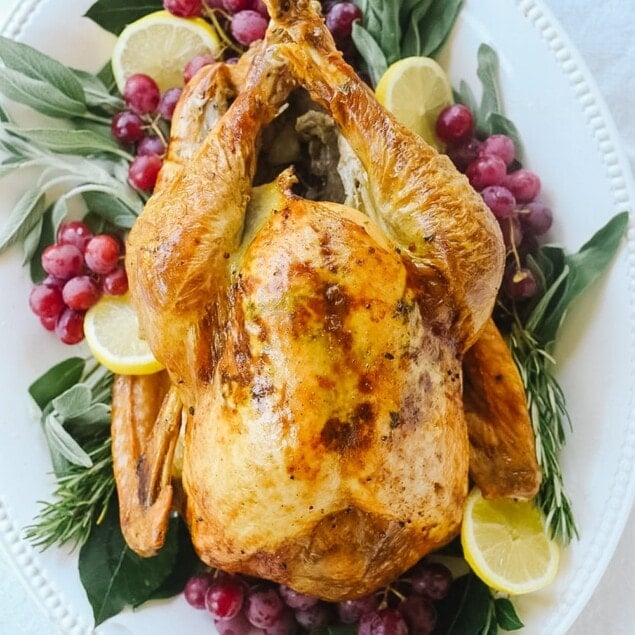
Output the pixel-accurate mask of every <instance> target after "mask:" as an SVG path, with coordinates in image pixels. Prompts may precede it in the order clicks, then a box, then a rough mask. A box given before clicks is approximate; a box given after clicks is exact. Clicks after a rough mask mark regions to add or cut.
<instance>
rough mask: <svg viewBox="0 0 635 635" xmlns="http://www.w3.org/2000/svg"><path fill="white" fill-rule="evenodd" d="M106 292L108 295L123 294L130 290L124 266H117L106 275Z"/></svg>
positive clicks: (104, 284) (104, 285)
mask: <svg viewBox="0 0 635 635" xmlns="http://www.w3.org/2000/svg"><path fill="white" fill-rule="evenodd" d="M103 289H104V293H107V294H108V295H123V294H124V293H126V291H128V276H127V275H126V270H125V269H124V268H123V267H117V268H116V269H113V270H112V271H111V272H110V273H107V274H106V275H105V276H104V281H103Z"/></svg>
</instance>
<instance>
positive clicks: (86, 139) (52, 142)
mask: <svg viewBox="0 0 635 635" xmlns="http://www.w3.org/2000/svg"><path fill="white" fill-rule="evenodd" d="M14 132H15V134H18V135H20V136H21V137H23V138H25V139H27V140H28V141H30V142H31V143H37V144H38V145H40V146H42V147H44V148H46V149H47V150H50V151H51V152H55V153H57V154H72V155H76V156H77V155H78V156H95V155H98V154H104V153H105V154H113V155H115V156H120V157H123V158H130V155H129V154H128V153H127V152H126V151H125V150H123V149H122V148H121V147H120V146H119V145H118V144H117V143H116V142H115V141H114V140H113V139H107V138H104V137H103V136H101V135H98V134H96V133H94V132H92V131H91V130H64V129H63V128H19V129H16V130H15V131H14Z"/></svg>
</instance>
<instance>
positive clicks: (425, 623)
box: [399, 595, 437, 635]
mask: <svg viewBox="0 0 635 635" xmlns="http://www.w3.org/2000/svg"><path fill="white" fill-rule="evenodd" d="M399 612H400V613H401V615H402V616H403V618H404V620H405V621H406V624H407V625H408V633H409V634H410V635H430V633H432V632H433V631H434V627H435V626H436V623H437V612H436V610H435V608H434V606H433V605H432V602H431V601H430V600H429V599H428V598H425V597H422V596H419V595H411V596H410V597H407V598H406V599H405V600H404V601H403V602H402V603H401V604H400V605H399Z"/></svg>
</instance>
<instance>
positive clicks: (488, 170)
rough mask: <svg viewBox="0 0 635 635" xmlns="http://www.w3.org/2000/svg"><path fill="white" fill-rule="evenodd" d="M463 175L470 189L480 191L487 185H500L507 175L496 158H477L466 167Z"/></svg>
mask: <svg viewBox="0 0 635 635" xmlns="http://www.w3.org/2000/svg"><path fill="white" fill-rule="evenodd" d="M465 174H466V175H467V178H468V179H469V180H470V183H471V184H472V187H473V188H474V189H475V190H479V191H480V190H482V189H483V188H485V187H487V186H488V185H501V184H502V183H503V181H504V180H505V175H506V174H507V166H506V165H505V161H503V160H502V159H501V158H500V157H497V156H491V155H490V156H484V157H478V158H477V159H476V160H475V161H472V163H470V165H468V166H467V170H466V172H465Z"/></svg>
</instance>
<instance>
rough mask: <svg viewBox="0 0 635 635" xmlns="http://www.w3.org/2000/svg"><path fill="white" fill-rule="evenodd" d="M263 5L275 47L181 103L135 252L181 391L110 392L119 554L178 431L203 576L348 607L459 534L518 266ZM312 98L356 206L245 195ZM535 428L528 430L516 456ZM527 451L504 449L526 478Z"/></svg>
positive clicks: (275, 10)
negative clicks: (505, 300)
mask: <svg viewBox="0 0 635 635" xmlns="http://www.w3.org/2000/svg"><path fill="white" fill-rule="evenodd" d="M267 5H268V8H269V11H270V15H271V17H272V19H271V23H270V26H269V30H268V32H267V36H266V38H265V40H264V41H263V42H262V43H260V44H258V45H257V46H255V47H254V48H252V50H251V51H250V52H249V53H248V54H246V55H245V56H243V58H242V59H241V61H240V62H239V64H238V65H236V66H231V65H225V64H221V63H219V64H216V65H214V66H210V67H206V68H204V69H203V70H202V71H200V73H199V74H198V75H197V76H196V77H195V78H194V79H193V80H192V81H191V82H190V84H189V85H188V86H187V88H186V90H185V91H184V94H183V96H182V99H181V102H180V103H179V106H178V109H177V112H176V114H175V119H174V122H173V129H172V142H171V145H170V149H169V156H168V161H167V162H166V164H165V166H164V168H163V170H162V173H161V175H160V180H159V182H158V184H157V187H156V189H155V192H154V194H153V196H152V197H151V199H150V200H149V201H148V203H147V205H146V207H145V209H144V210H143V213H142V214H141V215H140V217H139V219H138V221H137V223H136V224H135V226H134V227H133V229H132V231H131V232H130V235H129V238H128V244H127V260H126V268H127V271H128V275H129V279H130V287H131V293H132V297H133V300H134V303H135V305H136V309H137V312H138V315H139V322H140V328H141V331H142V334H143V336H144V337H145V338H146V339H147V341H148V343H149V344H150V346H151V348H152V350H153V352H154V354H155V355H156V357H157V358H158V359H159V360H160V361H161V362H162V363H163V364H164V365H165V367H166V371H167V372H166V373H162V374H158V375H155V376H149V377H119V378H117V381H116V383H115V391H114V397H113V455H114V463H115V474H116V478H117V487H118V493H119V500H120V514H121V522H122V528H123V531H124V535H125V537H126V540H127V541H128V543H129V544H130V546H131V547H132V548H133V549H135V550H136V551H137V552H139V553H141V554H143V555H151V554H152V553H154V552H155V551H156V550H157V549H158V548H159V547H160V546H161V544H162V541H163V538H164V533H165V530H166V525H167V519H168V515H169V513H170V509H171V508H172V507H173V506H175V502H176V498H179V499H180V497H181V489H180V486H178V487H177V486H176V483H174V484H173V483H172V481H173V480H174V479H173V471H174V469H173V464H174V463H175V460H174V455H175V448H176V447H177V442H178V440H179V434H181V433H182V434H183V456H182V457H181V458H179V460H178V463H179V465H181V464H182V473H180V479H181V480H182V498H183V501H182V505H183V509H184V514H185V518H186V520H187V523H188V525H189V528H190V531H191V536H192V540H193V543H194V546H195V548H196V550H197V552H198V554H199V555H200V557H201V558H202V560H204V561H205V562H206V563H208V564H209V565H212V566H218V567H220V568H222V569H224V570H227V571H240V572H243V573H247V574H252V575H256V576H260V577H265V578H269V579H273V580H276V581H278V582H281V583H284V584H287V585H289V586H291V587H293V588H294V589H296V590H298V591H300V592H304V593H308V594H311V595H314V596H319V597H321V598H324V599H330V600H339V599H342V598H353V597H359V596H363V595H365V594H367V593H369V592H370V591H372V590H374V589H376V588H378V587H380V586H381V585H383V584H386V583H388V582H389V581H390V580H391V579H393V578H394V577H395V576H396V575H398V574H400V573H401V572H403V571H404V570H406V569H407V568H408V567H410V566H411V565H413V564H414V563H415V562H416V561H417V560H419V559H420V558H421V557H422V556H423V555H425V554H426V553H428V552H430V551H431V550H433V549H436V548H438V547H440V546H442V545H444V544H445V543H447V542H448V541H449V540H450V539H452V538H453V537H454V536H455V535H456V533H457V531H458V528H459V526H460V522H461V515H462V509H463V503H464V500H465V497H466V493H467V488H468V469H469V462H470V445H469V444H470V440H469V438H468V428H467V425H466V418H465V415H464V401H463V370H462V365H463V360H464V356H465V353H466V351H468V349H470V347H472V346H473V345H474V343H475V342H476V341H477V340H478V338H479V335H480V334H481V332H482V331H483V329H484V327H485V325H486V323H487V322H488V320H489V319H490V315H491V312H492V308H493V304H494V300H495V297H496V293H497V289H498V285H499V283H500V279H501V275H502V268H503V261H504V247H503V241H502V239H501V235H500V231H499V228H498V225H497V223H496V222H495V220H494V218H493V216H492V215H491V214H490V212H489V211H488V210H487V208H486V207H485V206H484V204H483V201H482V199H481V197H480V196H479V195H478V194H476V193H475V192H474V191H473V190H472V188H471V187H470V185H469V183H468V182H467V180H466V179H465V177H464V176H462V175H461V174H459V173H458V172H457V171H456V170H455V169H454V167H453V166H452V164H451V163H450V161H449V160H448V159H447V157H445V156H442V155H440V154H438V153H437V152H436V151H435V150H434V149H432V148H431V147H430V146H428V145H427V144H426V143H425V142H424V141H423V140H422V139H420V138H418V137H417V136H416V135H414V134H413V133H411V132H410V131H408V130H407V129H406V128H404V127H403V126H401V125H400V124H398V123H397V122H396V121H395V119H394V118H393V117H392V116H391V115H390V114H388V113H387V112H386V111H385V110H384V109H383V108H382V107H381V106H380V105H379V104H378V102H377V101H376V100H375V98H374V96H373V94H372V91H371V90H369V88H368V87H367V86H366V85H365V84H364V83H363V82H362V81H360V79H359V78H358V76H357V75H356V74H355V73H354V71H353V70H352V69H351V68H350V67H349V66H348V65H347V64H346V63H345V62H344V61H343V59H342V56H341V54H340V53H339V52H338V51H337V50H336V48H335V45H334V43H333V40H332V38H331V36H330V34H329V33H328V31H327V29H326V28H325V26H324V24H323V20H322V18H321V16H320V15H319V13H318V12H317V10H316V9H315V8H314V7H313V6H312V5H311V4H310V3H309V2H307V1H306V0H298V1H297V2H289V1H283V2H280V4H277V3H274V2H273V1H268V2H267ZM298 91H302V92H303V93H304V94H308V96H309V97H310V99H311V100H312V102H313V103H314V104H316V105H317V106H316V108H318V110H319V111H320V112H321V114H322V115H323V116H325V117H327V118H329V120H330V121H331V122H332V125H333V126H334V128H335V129H336V130H337V135H338V138H339V139H340V141H341V152H340V160H341V159H342V158H343V157H345V156H349V157H352V158H351V161H352V163H351V162H349V163H348V164H347V166H348V167H347V168H346V170H344V169H342V173H344V172H345V173H346V175H348V176H347V178H344V179H343V180H344V181H345V184H344V187H343V189H344V190H345V196H344V200H345V202H346V204H343V203H342V202H336V201H324V200H322V201H315V200H309V199H307V198H305V197H303V196H301V195H300V194H299V193H298V183H297V180H298V179H297V177H296V176H295V175H294V171H293V169H292V168H286V169H280V170H279V174H278V176H277V177H276V178H275V179H273V180H272V181H270V182H266V183H264V184H262V185H258V186H256V185H255V184H254V179H256V178H258V176H257V174H258V163H259V157H261V156H262V152H261V148H260V141H261V139H262V138H263V135H265V134H266V133H267V130H271V126H275V125H276V121H280V119H281V118H283V117H284V116H285V111H287V109H288V104H289V103H290V101H292V100H293V99H294V97H293V95H294V94H297V93H298ZM322 115H321V116H322ZM272 122H273V123H272ZM351 166H352V167H351ZM351 175H354V178H351ZM354 200H357V201H358V204H356V207H357V209H356V208H354V207H353V206H352V205H353V203H352V202H351V201H354ZM479 364H480V362H479V359H478V358H475V361H474V362H473V364H472V366H471V368H472V372H473V374H474V375H475V376H476V375H478V373H479ZM511 381H512V383H513V382H516V384H517V383H518V382H519V379H518V378H517V377H515V378H514V379H513V380H511ZM521 401H522V400H521ZM477 402H478V400H472V408H471V411H472V412H473V413H474V412H476V413H479V412H480V413H481V414H482V415H483V416H482V417H481V419H483V418H484V417H485V418H486V417H487V413H484V412H483V410H484V409H483V408H481V407H479V404H478V403H477ZM525 409H526V406H525ZM485 410H487V408H485ZM528 425H529V424H528V422H527V421H525V420H522V421H520V422H517V421H516V419H515V418H514V420H513V421H511V422H510V424H509V426H508V427H509V429H511V430H512V432H511V433H509V434H507V436H508V437H509V436H510V434H511V435H512V436H513V429H514V427H515V426H516V427H518V426H520V427H523V429H525V428H527V426H528ZM488 429H489V432H490V433H491V434H490V437H492V438H493V441H492V438H490V440H489V441H490V442H489V444H488V445H487V448H489V450H491V452H490V453H491V454H493V455H496V447H497V445H498V443H497V442H496V438H497V434H498V433H497V432H496V426H495V425H494V426H490V428H488ZM527 429H529V431H530V428H527ZM476 436H478V431H477V433H476ZM525 437H526V438H525ZM525 437H523V438H524V439H525V440H524V441H523V442H522V443H521V444H520V445H522V449H520V450H519V449H518V448H516V449H514V447H513V446H514V444H513V443H512V444H511V447H508V446H509V445H510V444H507V445H506V447H508V450H509V452H511V453H512V454H513V453H514V452H517V453H524V454H528V455H529V456H528V457H525V459H519V461H518V463H519V464H523V465H521V469H523V468H524V467H526V468H527V470H528V472H531V471H532V470H533V474H534V477H535V476H536V474H538V471H537V467H536V465H535V456H534V455H533V446H532V445H531V444H532V443H533V439H532V437H531V434H530V432H529V434H525ZM528 446H529V450H527V447H528ZM481 454H482V453H481ZM508 458H509V457H504V458H503V459H501V460H502V461H503V463H507V462H508ZM486 460H487V459H486ZM492 460H493V461H496V457H495V456H493V457H492ZM489 471H490V472H491V471H492V470H489ZM494 471H496V470H494ZM482 472H483V470H481V471H480V473H482ZM485 472H486V474H485V477H484V478H485V479H487V478H489V477H488V475H487V470H485ZM494 478H495V476H494ZM529 480H530V479H529ZM534 480H535V479H534ZM536 482H537V481H536ZM535 485H536V483H533V485H531V486H528V485H527V482H523V484H522V487H521V488H519V490H518V491H517V492H516V491H515V490H514V488H513V487H512V488H511V490H510V489H508V491H506V492H503V494H504V495H515V494H517V495H520V496H531V495H533V493H534V492H533V491H531V490H532V487H534V486H535ZM494 489H495V493H496V494H497V493H500V492H499V490H497V489H496V488H494ZM177 490H178V491H179V497H177V496H175V491H177ZM520 490H522V491H520Z"/></svg>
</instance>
